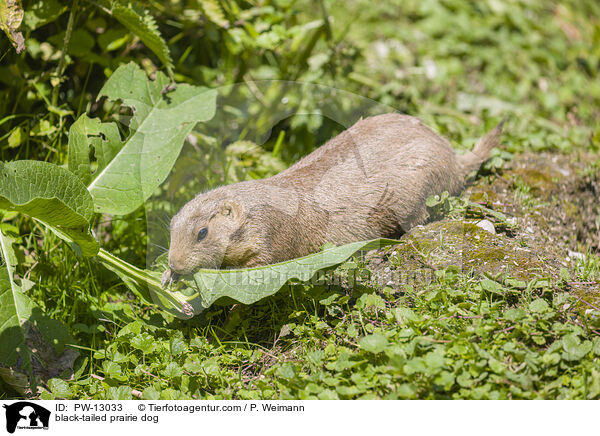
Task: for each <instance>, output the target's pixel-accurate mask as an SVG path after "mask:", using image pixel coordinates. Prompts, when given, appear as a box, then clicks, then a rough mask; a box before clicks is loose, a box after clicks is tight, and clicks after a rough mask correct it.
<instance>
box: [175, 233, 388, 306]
mask: <svg viewBox="0 0 600 436" xmlns="http://www.w3.org/2000/svg"><path fill="white" fill-rule="evenodd" d="M398 243H399V241H396V240H393V239H375V240H371V241H360V242H353V243H351V244H347V245H343V246H340V247H332V248H327V249H324V250H323V251H320V252H318V253H314V254H311V255H308V256H305V257H300V258H298V259H292V260H289V261H286V262H281V263H277V264H274V265H267V266H261V267H256V268H247V269H232V270H209V269H202V270H199V271H198V272H196V273H195V274H194V276H193V279H192V280H184V281H183V283H185V285H187V286H188V289H184V290H183V292H184V293H185V294H191V293H192V292H195V294H194V295H190V296H189V297H188V304H189V305H190V306H191V309H192V312H193V314H194V315H197V314H199V313H200V312H202V311H203V310H205V309H207V308H208V307H210V305H212V304H213V303H214V302H215V301H217V300H218V299H220V298H223V297H228V298H231V299H233V300H235V301H239V302H240V303H244V304H252V303H255V302H256V301H258V300H260V299H262V298H265V297H268V296H270V295H273V294H275V293H276V292H277V291H278V290H279V289H281V288H282V287H283V286H284V285H285V284H286V283H288V282H290V281H292V280H299V281H307V280H310V279H311V278H312V277H313V276H314V275H315V274H316V273H317V272H318V271H320V270H323V269H328V268H332V267H335V266H337V265H339V264H340V263H342V262H344V261H346V260H347V259H348V258H349V257H350V256H352V255H353V254H354V253H356V252H357V251H359V250H373V249H376V248H380V247H383V246H387V245H394V244H398ZM175 293H177V292H175Z"/></svg>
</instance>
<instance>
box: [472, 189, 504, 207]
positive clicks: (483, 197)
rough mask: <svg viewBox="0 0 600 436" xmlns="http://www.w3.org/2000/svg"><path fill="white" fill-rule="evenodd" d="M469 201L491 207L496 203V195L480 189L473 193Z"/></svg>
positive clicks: (489, 190) (491, 191) (490, 191)
mask: <svg viewBox="0 0 600 436" xmlns="http://www.w3.org/2000/svg"><path fill="white" fill-rule="evenodd" d="M470 200H471V201H472V202H474V203H480V204H485V205H486V206H488V207H489V206H491V205H492V204H493V203H494V202H495V201H498V194H496V193H495V192H494V191H493V190H491V189H482V190H477V191H473V192H472V193H471V197H470Z"/></svg>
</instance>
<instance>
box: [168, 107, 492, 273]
mask: <svg viewBox="0 0 600 436" xmlns="http://www.w3.org/2000/svg"><path fill="white" fill-rule="evenodd" d="M500 132H501V125H500V126H498V127H496V128H495V129H494V130H492V131H491V132H490V133H488V134H487V135H486V136H485V137H484V138H482V140H480V142H479V143H478V145H477V146H476V147H475V148H474V149H473V152H469V153H468V154H467V155H465V156H458V155H457V154H456V153H455V151H454V150H453V149H452V147H451V146H450V143H449V142H448V141H447V140H446V139H444V138H442V137H441V136H440V135H438V134H437V133H435V132H434V131H433V130H431V129H429V128H428V127H427V126H425V125H424V124H423V123H422V122H421V121H420V120H418V119H417V118H414V117H410V116H407V115H400V114H387V115H379V116H376V117H372V118H366V119H364V120H360V121H358V122H357V123H356V124H354V125H353V126H352V127H350V128H349V129H348V130H346V131H344V132H342V133H340V134H339V135H338V136H336V137H335V138H333V139H331V140H330V141H329V142H327V143H326V144H325V145H323V146H321V147H319V148H318V149H317V150H315V151H314V152H312V153H311V154H309V155H308V156H306V157H304V158H303V159H301V160H300V161H298V162H297V163H296V164H295V165H293V166H291V167H290V168H288V169H287V170H285V171H283V172H281V173H280V174H277V175H276V176H273V177H270V178H267V179H263V180H252V181H247V182H242V183H236V184H234V185H229V186H222V187H219V188H216V189H214V190H212V191H209V192H207V193H203V194H199V195H198V196H196V197H195V198H194V199H193V200H191V201H190V202H189V203H187V204H186V205H185V206H184V207H183V208H182V209H181V210H180V211H179V213H178V214H177V215H175V217H173V220H172V221H171V248H170V251H169V267H170V268H171V270H172V272H174V273H179V274H188V273H191V272H192V271H194V270H195V269H197V268H200V267H205V268H221V267H231V266H235V267H249V266H256V265H264V264H270V263H275V262H280V261H283V260H286V259H291V258H295V257H300V256H304V255H307V254H310V253H313V252H315V251H318V250H319V248H320V247H321V246H322V245H323V244H325V243H327V242H332V243H334V244H336V245H342V244H346V243H349V242H353V241H359V240H366V239H373V238H377V237H395V236H399V235H400V234H402V233H403V232H406V231H408V230H409V229H411V228H412V227H414V226H415V225H418V224H422V223H423V222H425V220H426V219H427V210H426V206H425V200H426V199H427V197H429V196H431V195H435V194H440V193H441V192H443V191H448V192H449V193H450V194H452V195H456V194H458V193H460V192H461V190H462V189H463V185H464V178H465V176H466V175H467V174H468V173H469V172H471V171H473V170H475V169H477V168H478V167H479V165H481V163H482V162H483V161H485V160H486V159H487V158H488V155H489V152H490V151H491V149H492V148H493V147H494V146H496V145H497V144H498V142H499V137H500ZM224 205H225V206H224ZM224 207H225V209H226V211H229V212H230V213H224V212H223V208H224ZM202 227H207V228H208V234H207V236H206V238H205V239H204V240H202V241H200V242H198V241H197V234H198V231H199V230H200V229H201V228H202ZM169 274H171V273H169V272H167V273H166V276H167V277H164V278H165V279H167V280H168V279H169V278H170V277H171V276H170V275H169Z"/></svg>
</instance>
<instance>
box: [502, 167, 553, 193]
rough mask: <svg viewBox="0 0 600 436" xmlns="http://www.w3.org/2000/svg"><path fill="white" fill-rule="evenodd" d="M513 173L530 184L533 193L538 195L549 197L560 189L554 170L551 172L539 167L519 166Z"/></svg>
mask: <svg viewBox="0 0 600 436" xmlns="http://www.w3.org/2000/svg"><path fill="white" fill-rule="evenodd" d="M512 173H513V174H514V175H515V176H516V177H518V178H519V179H520V180H521V181H522V182H523V183H524V184H525V185H527V186H529V187H530V188H531V193H532V194H533V195H534V196H536V197H540V198H544V199H548V198H549V197H550V196H551V195H553V194H555V193H556V192H558V190H559V185H558V184H557V183H556V182H555V178H556V176H557V175H556V174H554V172H553V173H552V174H550V173H547V172H542V171H540V170H537V169H529V168H518V169H516V170H514V171H512Z"/></svg>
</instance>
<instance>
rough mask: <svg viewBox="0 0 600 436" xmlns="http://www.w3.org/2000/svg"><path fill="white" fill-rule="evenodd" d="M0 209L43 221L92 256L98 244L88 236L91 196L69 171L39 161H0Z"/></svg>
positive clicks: (91, 212) (89, 234)
mask: <svg viewBox="0 0 600 436" xmlns="http://www.w3.org/2000/svg"><path fill="white" fill-rule="evenodd" d="M0 209H5V210H13V211H17V212H21V213H24V214H26V215H29V216H31V217H32V218H35V219H37V220H39V221H42V222H44V223H45V224H47V225H48V226H50V227H51V228H53V229H54V230H56V233H57V234H59V236H61V237H62V238H63V239H67V240H68V241H72V242H75V243H77V245H79V247H80V248H81V250H82V252H83V254H85V255H86V256H93V255H95V254H96V253H97V252H98V243H97V242H96V240H95V239H94V237H93V236H92V234H91V233H90V220H91V218H92V216H93V202H92V197H91V196H90V194H89V192H88V191H87V189H86V187H85V186H84V185H83V183H81V181H80V180H79V179H78V178H77V177H75V176H74V175H73V174H72V173H71V172H70V171H68V170H66V169H64V168H61V167H59V166H57V165H53V164H51V163H48V162H40V161H26V160H22V161H14V162H9V163H4V162H0Z"/></svg>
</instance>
